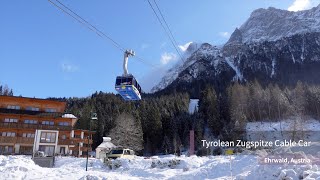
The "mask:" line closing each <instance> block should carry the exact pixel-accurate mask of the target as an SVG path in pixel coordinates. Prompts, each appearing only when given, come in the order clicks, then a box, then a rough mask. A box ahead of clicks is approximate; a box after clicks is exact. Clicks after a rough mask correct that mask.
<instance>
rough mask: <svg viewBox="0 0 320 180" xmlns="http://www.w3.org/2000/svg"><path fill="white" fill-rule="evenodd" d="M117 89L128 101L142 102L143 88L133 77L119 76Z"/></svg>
mask: <svg viewBox="0 0 320 180" xmlns="http://www.w3.org/2000/svg"><path fill="white" fill-rule="evenodd" d="M115 89H116V91H117V92H118V93H119V94H120V95H121V97H122V98H123V99H124V100H126V101H136V100H141V94H140V93H141V87H140V85H139V84H138V82H137V80H136V79H135V78H134V77H133V76H132V75H127V76H117V79H116V85H115Z"/></svg>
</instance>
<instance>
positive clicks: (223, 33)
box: [219, 32, 230, 38]
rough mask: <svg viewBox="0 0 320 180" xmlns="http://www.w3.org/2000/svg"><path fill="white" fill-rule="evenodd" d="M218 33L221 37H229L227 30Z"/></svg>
mask: <svg viewBox="0 0 320 180" xmlns="http://www.w3.org/2000/svg"><path fill="white" fill-rule="evenodd" d="M219 35H220V36H221V37H223V38H229V37H230V33H229V32H219Z"/></svg>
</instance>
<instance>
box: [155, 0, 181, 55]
mask: <svg viewBox="0 0 320 180" xmlns="http://www.w3.org/2000/svg"><path fill="white" fill-rule="evenodd" d="M153 2H154V3H155V5H156V7H157V9H158V11H159V12H160V15H161V18H162V20H163V21H164V23H165V25H166V26H167V28H168V30H169V32H170V35H171V37H172V39H173V41H174V43H175V44H176V45H178V43H177V41H176V39H175V38H174V36H173V34H172V31H171V29H170V27H169V25H168V23H167V21H166V19H165V18H164V16H163V14H162V12H161V10H160V8H159V6H158V4H157V2H156V0H153ZM179 52H180V51H179Z"/></svg>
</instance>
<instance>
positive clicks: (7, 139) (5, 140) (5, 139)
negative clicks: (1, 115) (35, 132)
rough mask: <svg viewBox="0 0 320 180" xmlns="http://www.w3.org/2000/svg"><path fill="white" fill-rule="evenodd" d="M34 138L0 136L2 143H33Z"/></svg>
mask: <svg viewBox="0 0 320 180" xmlns="http://www.w3.org/2000/svg"><path fill="white" fill-rule="evenodd" d="M33 142H34V138H26V137H6V136H1V137H0V143H20V144H33Z"/></svg>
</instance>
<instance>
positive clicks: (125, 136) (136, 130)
mask: <svg viewBox="0 0 320 180" xmlns="http://www.w3.org/2000/svg"><path fill="white" fill-rule="evenodd" d="M115 124H116V125H115V127H114V128H113V129H111V131H110V137H111V138H112V142H113V143H114V144H115V145H117V146H123V147H124V148H130V149H132V150H134V151H136V152H140V151H141V150H142V149H143V132H142V127H141V123H140V121H138V120H136V119H135V118H134V117H133V116H132V115H129V114H127V113H122V114H120V116H118V118H117V119H116V123H115Z"/></svg>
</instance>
